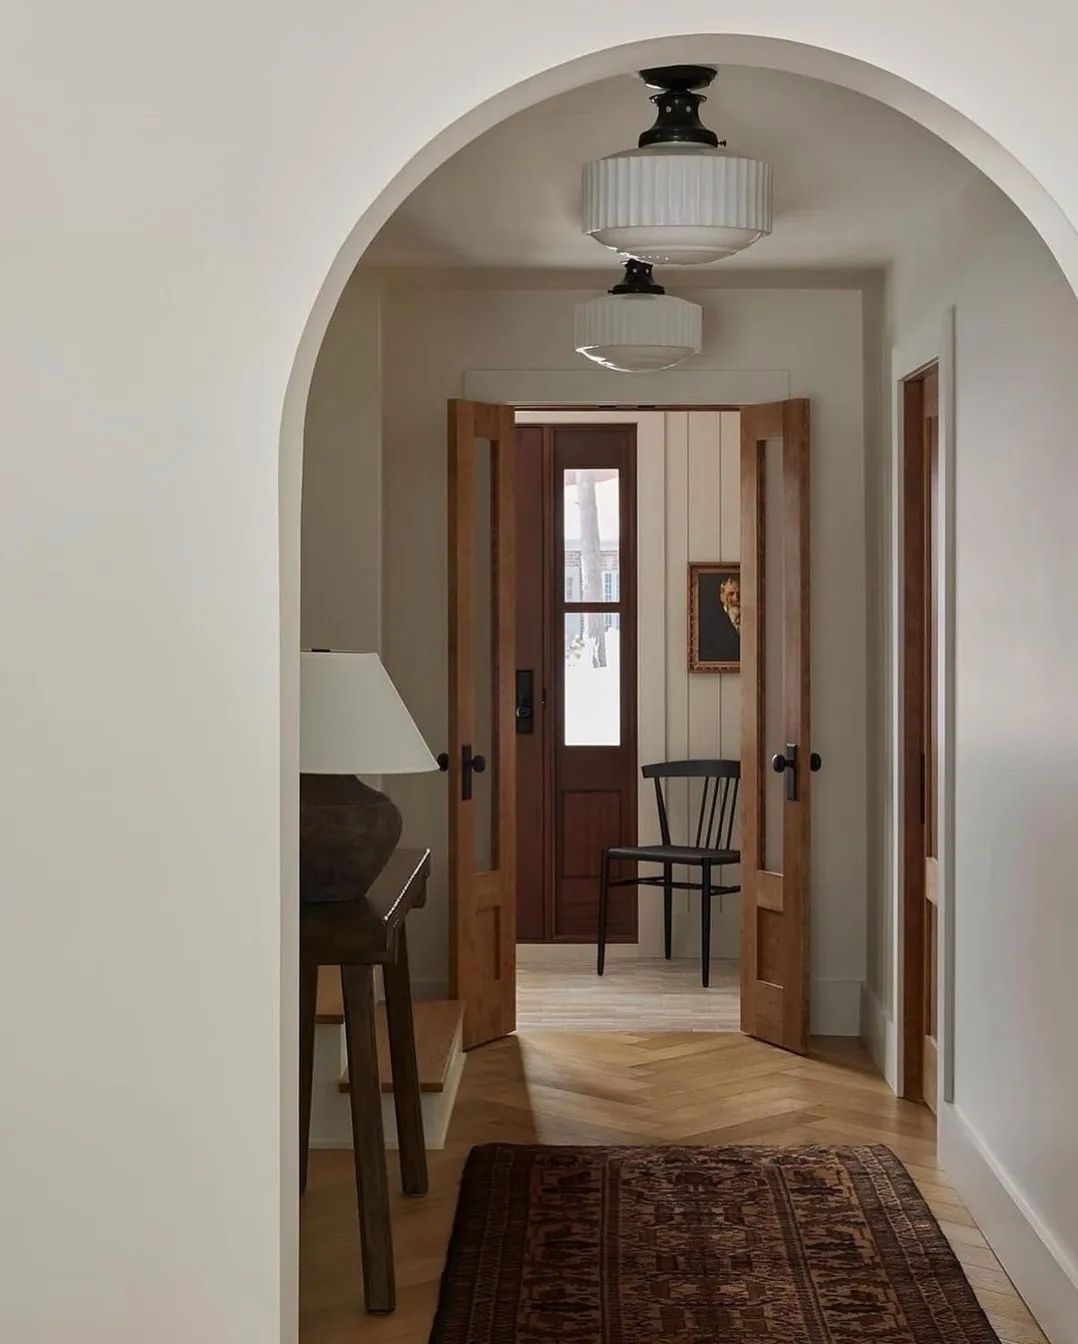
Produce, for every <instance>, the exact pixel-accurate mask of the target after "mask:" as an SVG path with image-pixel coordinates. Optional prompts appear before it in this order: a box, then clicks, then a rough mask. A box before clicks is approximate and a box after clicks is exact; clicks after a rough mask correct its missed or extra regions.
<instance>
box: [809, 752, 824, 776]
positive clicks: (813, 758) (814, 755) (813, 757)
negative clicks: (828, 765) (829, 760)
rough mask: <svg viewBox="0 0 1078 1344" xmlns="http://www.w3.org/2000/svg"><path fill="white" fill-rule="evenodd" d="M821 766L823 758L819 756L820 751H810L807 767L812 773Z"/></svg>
mask: <svg viewBox="0 0 1078 1344" xmlns="http://www.w3.org/2000/svg"><path fill="white" fill-rule="evenodd" d="M822 766H823V758H822V757H821V756H820V753H819V752H818V751H813V752H811V753H810V754H809V769H810V770H811V771H812V773H813V774H815V773H816V771H817V770H819V769H821V768H822Z"/></svg>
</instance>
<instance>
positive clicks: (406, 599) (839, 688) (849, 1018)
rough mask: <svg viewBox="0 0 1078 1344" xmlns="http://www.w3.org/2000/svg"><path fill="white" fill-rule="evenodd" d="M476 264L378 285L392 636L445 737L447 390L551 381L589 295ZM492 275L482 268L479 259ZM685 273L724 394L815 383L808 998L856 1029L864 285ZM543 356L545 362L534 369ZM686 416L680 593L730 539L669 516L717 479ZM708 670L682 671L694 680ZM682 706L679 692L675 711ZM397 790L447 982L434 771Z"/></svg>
mask: <svg viewBox="0 0 1078 1344" xmlns="http://www.w3.org/2000/svg"><path fill="white" fill-rule="evenodd" d="M479 283H480V282H477V281H473V282H472V283H471V284H469V282H468V281H467V279H464V280H462V279H460V278H459V277H458V278H457V279H456V280H455V281H452V280H450V279H447V278H445V277H442V279H441V281H440V282H439V283H438V284H435V285H425V286H424V285H423V284H422V283H421V281H417V282H414V283H402V282H401V280H400V279H399V278H396V279H395V280H393V281H392V282H390V283H387V287H386V289H385V293H384V299H383V339H384V349H383V368H384V373H385V383H384V388H383V405H384V425H383V434H384V450H385V460H384V477H385V507H386V512H385V517H384V521H383V525H384V537H385V548H386V551H385V583H386V589H385V652H386V659H387V666H388V667H389V668H390V671H391V673H392V675H393V676H394V678H395V679H397V681H398V684H399V685H400V687H401V691H402V694H403V695H404V697H405V699H406V700H407V702H408V704H409V705H410V707H411V708H412V710H413V712H414V713H415V714H416V716H417V721H418V722H419V724H420V726H421V728H422V729H423V731H424V732H425V733H426V735H427V737H428V740H429V741H430V742H431V743H432V744H440V743H441V742H443V741H444V737H445V731H446V727H445V724H446V680H445V676H446V673H445V604H446V589H445V572H444V561H443V557H444V554H445V488H444V478H445V442H444V439H445V429H444V425H445V402H446V399H447V398H448V397H451V396H458V395H461V393H462V391H463V390H464V382H465V375H466V374H467V375H468V380H469V383H470V384H474V385H476V386H486V387H490V386H497V387H498V388H501V389H503V393H502V394H503V395H505V396H507V397H510V396H511V392H510V391H509V390H507V389H509V388H510V387H511V384H512V382H513V378H512V374H511V371H512V370H519V371H521V373H522V374H527V378H526V379H524V378H522V380H521V387H522V388H524V387H527V388H528V389H529V391H528V392H527V393H525V394H524V395H534V389H535V388H536V387H537V386H539V385H541V384H542V382H543V377H547V378H548V382H547V386H548V387H556V386H557V385H558V380H559V379H560V378H561V376H562V375H561V374H560V373H558V371H559V370H563V369H566V368H567V367H570V368H571V367H572V363H573V356H572V344H571V331H572V310H573V304H574V303H575V302H576V301H577V300H578V299H580V298H582V297H584V296H585V293H584V292H581V291H576V290H573V289H566V288H556V287H551V286H550V285H549V284H548V283H547V281H546V279H544V281H543V282H542V287H540V288H534V289H522V288H520V287H519V284H520V282H519V280H518V287H517V288H511V289H503V288H491V287H486V288H481V287H479ZM484 283H486V284H487V285H488V286H489V285H490V281H489V279H488V280H487V281H485V282H484ZM817 283H818V284H819V285H821V286H822V285H823V284H824V283H825V281H823V280H818V281H817ZM588 292H590V291H588ZM682 292H685V293H687V294H690V295H691V297H693V298H695V299H696V300H697V301H698V302H701V303H703V304H704V307H705V318H704V331H705V348H704V351H703V352H702V354H701V355H700V356H699V357H698V358H697V359H696V360H695V361H694V362H693V366H692V367H693V369H694V370H696V371H697V372H696V373H695V374H694V375H693V376H694V377H695V378H701V377H706V372H705V371H707V370H711V371H713V374H714V377H715V386H716V388H717V389H720V390H719V391H717V394H716V399H717V400H723V399H724V395H723V391H722V390H721V389H726V388H728V387H730V386H731V385H732V383H731V381H730V380H736V379H737V378H744V379H745V380H746V384H749V383H750V382H751V381H752V380H757V382H758V381H759V380H761V379H762V378H764V376H765V375H766V377H767V378H769V379H770V383H771V386H776V385H781V386H782V389H783V394H788V395H795V396H808V397H810V398H811V399H812V404H813V482H812V507H813V514H814V519H815V526H814V532H813V543H812V564H813V631H814V647H813V709H814V722H815V728H814V732H815V741H814V743H813V748H814V749H815V750H818V751H819V752H820V753H821V754H822V756H823V758H824V761H825V763H826V764H825V769H824V772H823V773H821V774H820V775H819V776H817V777H816V780H815V782H814V789H815V791H814V802H813V812H814V816H813V823H814V831H813V837H814V856H813V865H814V866H813V888H814V907H813V964H812V975H813V984H814V1004H813V1018H814V1022H815V1023H816V1026H817V1029H819V1030H827V1031H835V1032H849V1033H852V1034H856V1033H857V1031H858V1030H859V1022H860V1016H859V1013H860V993H861V985H862V981H863V979H864V957H865V918H866V904H867V898H866V891H865V884H866V863H867V857H866V840H865V834H866V831H865V817H866V811H865V771H866V750H867V749H866V710H865V705H866V689H865V687H866V658H867V650H866V628H865V511H864V423H863V400H862V372H863V351H862V330H861V324H862V313H861V292H860V289H853V288H850V289H827V288H823V287H820V288H815V289H809V288H803V289H769V288H766V287H763V286H761V287H758V288H753V289H731V288H722V289H721V290H720V289H701V290H696V291H690V290H684V291H682ZM482 370H489V371H496V372H489V373H486V374H481V372H480V371H482ZM537 370H539V371H546V373H545V374H543V375H541V374H538V373H534V372H531V371H537ZM599 372H600V374H601V376H602V378H603V379H604V381H603V382H602V383H601V384H599V386H600V387H601V388H605V389H606V390H605V391H599V392H598V394H597V396H596V400H599V401H611V402H614V401H617V400H618V399H621V398H625V397H626V396H628V395H637V393H629V392H628V391H627V386H628V385H627V383H626V379H625V377H624V376H623V375H618V374H609V373H607V374H602V371H599ZM555 375H556V378H555V381H554V382H550V381H549V379H550V378H554V377H555ZM681 376H683V377H685V376H688V375H687V374H686V375H681ZM654 378H655V381H651V382H649V383H648V384H647V385H646V386H647V391H646V395H647V397H648V398H654V399H655V400H658V401H673V402H676V401H679V400H680V401H685V400H690V401H699V400H700V396H699V389H698V388H697V393H696V394H694V395H692V396H689V397H685V396H684V395H682V394H680V393H679V391H678V388H679V386H680V384H679V382H678V378H679V371H678V370H673V371H671V372H670V373H669V374H665V375H663V374H660V375H655V376H654ZM644 386H645V385H644V384H642V383H641V382H639V381H635V382H634V384H633V387H634V388H635V389H643V388H644ZM549 399H551V400H555V401H556V400H557V399H558V398H557V396H556V394H555V395H553V396H551V397H550V398H549ZM748 399H752V398H748ZM682 420H683V422H681V423H678V424H674V425H672V426H671V433H670V443H671V448H670V449H669V450H668V456H667V464H668V469H669V470H668V475H667V480H666V485H665V490H666V500H667V504H666V506H665V507H666V510H667V512H666V518H667V520H668V525H669V538H668V542H667V547H668V555H669V554H670V548H673V553H674V554H676V555H677V556H678V561H677V564H676V565H675V564H674V563H673V562H672V561H671V563H670V575H669V584H670V592H671V594H673V593H674V592H677V593H683V591H684V587H683V585H684V582H685V579H684V564H685V562H686V561H687V559H688V558H689V548H690V546H691V547H692V548H693V549H695V548H697V547H700V548H701V549H702V551H708V550H710V549H711V548H713V547H714V546H716V545H720V544H721V543H722V541H724V540H725V538H723V539H721V540H720V537H719V534H718V514H717V513H716V518H715V525H714V529H713V531H712V532H711V534H710V535H709V531H708V529H707V528H706V527H705V525H704V523H703V520H702V517H701V518H699V519H698V520H697V521H696V522H695V523H693V525H692V532H691V533H689V534H688V535H686V534H685V532H684V521H682V522H681V523H680V524H679V516H680V518H681V519H683V520H685V521H688V520H689V505H688V491H689V490H690V488H694V483H695V487H699V488H701V489H702V490H703V491H705V492H706V493H705V494H704V496H703V497H704V498H707V497H709V496H714V501H715V503H716V507H717V508H718V505H719V485H718V479H717V477H718V473H719V472H720V471H721V469H722V468H721V454H719V453H717V452H710V453H709V452H708V450H707V445H706V444H705V442H704V441H703V438H702V437H700V438H698V437H697V434H696V429H701V430H702V428H703V426H702V425H700V426H697V427H696V429H694V433H693V441H692V442H691V443H690V441H689V439H688V437H686V436H687V435H688V432H689V424H688V421H687V420H686V419H684V418H682ZM679 433H680V435H681V439H680V440H679V439H678V437H677V436H678V434H679ZM675 445H676V446H675ZM714 447H715V444H712V448H714ZM727 467H728V468H729V463H727ZM679 500H680V501H681V502H680V504H679V503H678V502H677V501H679ZM727 503H729V499H727ZM679 510H680V515H679ZM725 516H726V511H724V512H723V517H725ZM679 526H680V529H681V532H680V535H679ZM731 526H732V524H731ZM675 620H683V614H682V615H679V616H677V617H674V616H672V617H671V621H675ZM681 629H682V627H681V626H680V625H676V624H672V625H671V626H670V631H671V636H670V638H671V646H670V648H671V653H670V655H669V657H671V658H672V659H673V660H674V661H675V662H679V661H680V659H681V658H682V657H683V653H682V651H681V650H680V649H678V648H677V647H676V646H677V644H678V641H679V639H680V640H681V645H682V648H683V644H684V636H683V634H680V633H679V632H680V631H681ZM417 649H422V650H423V653H422V657H417V656H416V650H417ZM669 666H671V663H670V662H669V659H668V667H669ZM699 680H701V679H700V678H697V677H694V678H693V679H692V681H693V683H694V686H695V683H696V682H697V681H699ZM683 689H684V692H685V694H684V697H682V698H677V697H676V696H675V699H674V700H673V701H672V704H673V705H674V706H675V707H674V709H673V710H672V714H673V716H674V717H673V718H672V719H671V735H670V738H669V740H668V748H669V750H670V751H671V752H672V753H673V754H679V753H680V752H681V751H682V750H683V749H684V748H685V746H686V745H687V738H686V732H687V725H688V722H689V716H695V717H696V718H697V719H698V720H699V723H700V731H701V734H702V733H703V732H704V731H705V729H704V723H705V720H706V719H707V717H708V714H709V711H708V710H706V709H705V708H704V707H703V705H702V703H701V704H699V705H696V706H695V707H694V708H690V707H689V704H690V700H689V697H690V692H689V690H688V686H687V685H685V686H684V687H683ZM691 695H692V699H693V700H694V701H695V700H697V699H700V698H702V697H705V696H706V695H707V692H706V691H705V690H704V689H702V688H701V689H694V690H693V691H692V693H691ZM716 704H717V702H716ZM677 706H681V707H682V717H681V719H680V722H677V721H676V720H677V715H678V709H677ZM723 741H724V743H725V738H724V739H723ZM435 749H436V750H437V749H438V748H437V745H436V746H435ZM393 796H394V798H395V799H396V800H397V802H398V804H399V805H400V806H401V809H402V811H403V813H404V816H405V833H406V836H407V837H410V838H411V839H412V840H414V841H415V842H416V843H423V844H430V845H431V846H432V848H433V850H434V852H435V856H436V857H435V866H434V874H433V878H432V882H431V895H430V901H429V904H428V907H427V909H426V910H425V911H423V912H422V913H421V915H420V916H419V917H417V919H416V924H415V937H414V939H413V943H412V952H413V963H414V965H415V970H416V978H417V980H419V981H421V982H424V984H425V985H431V986H438V985H440V984H442V983H444V980H445V976H446V968H445V961H446V947H447V934H446V921H447V911H446V887H445V877H444V871H445V864H444V854H445V827H446V813H445V808H446V800H445V781H444V779H441V778H440V777H433V776H431V777H418V776H417V777H415V778H412V779H401V780H400V781H394V788H393Z"/></svg>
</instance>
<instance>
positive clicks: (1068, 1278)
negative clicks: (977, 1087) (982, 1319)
mask: <svg viewBox="0 0 1078 1344" xmlns="http://www.w3.org/2000/svg"><path fill="white" fill-rule="evenodd" d="M939 1156H940V1165H941V1166H942V1167H943V1169H944V1170H945V1171H946V1173H947V1175H948V1176H950V1177H951V1179H952V1180H953V1181H954V1183H955V1185H956V1187H957V1188H958V1191H959V1193H960V1194H961V1196H962V1198H963V1199H964V1200H965V1202H966V1204H967V1205H968V1207H969V1211H970V1213H972V1214H973V1217H974V1218H975V1219H976V1221H977V1225H978V1227H980V1229H981V1231H982V1232H983V1233H984V1235H985V1237H986V1238H987V1240H988V1243H989V1245H990V1246H991V1247H992V1250H993V1251H994V1252H995V1253H996V1255H997V1256H998V1257H999V1260H1000V1262H1001V1263H1002V1265H1003V1267H1004V1269H1006V1271H1007V1273H1008V1274H1009V1275H1010V1276H1011V1279H1012V1280H1013V1282H1014V1286H1015V1287H1016V1288H1017V1289H1018V1291H1019V1292H1020V1293H1021V1294H1022V1296H1023V1298H1025V1301H1026V1304H1027V1305H1028V1307H1029V1309H1030V1311H1032V1313H1033V1315H1034V1316H1035V1317H1036V1318H1037V1323H1038V1324H1039V1325H1040V1327H1041V1329H1042V1330H1043V1331H1044V1333H1045V1334H1046V1335H1047V1336H1048V1338H1049V1339H1050V1340H1051V1341H1052V1344H1078V1266H1075V1264H1074V1262H1073V1260H1072V1259H1071V1258H1070V1256H1068V1254H1067V1253H1066V1251H1065V1250H1064V1248H1063V1247H1062V1246H1060V1245H1059V1243H1058V1242H1057V1241H1056V1239H1055V1237H1054V1236H1053V1235H1052V1233H1051V1232H1050V1231H1049V1230H1048V1229H1047V1228H1046V1227H1045V1226H1044V1224H1043V1223H1042V1222H1041V1220H1040V1218H1039V1217H1038V1215H1037V1213H1036V1210H1035V1209H1034V1208H1033V1207H1032V1206H1031V1205H1030V1204H1029V1202H1028V1201H1027V1200H1026V1199H1025V1197H1024V1196H1023V1195H1022V1193H1021V1191H1020V1190H1019V1189H1018V1188H1017V1186H1016V1185H1015V1184H1014V1182H1013V1181H1012V1180H1011V1178H1010V1176H1009V1175H1008V1173H1007V1171H1006V1169H1005V1168H1004V1167H1003V1166H1002V1164H1001V1163H1000V1162H999V1160H998V1158H997V1157H996V1156H995V1154H994V1153H993V1152H992V1151H991V1149H989V1147H988V1145H987V1144H986V1143H985V1142H984V1140H983V1139H982V1138H981V1137H980V1135H979V1134H978V1133H977V1131H976V1130H975V1129H974V1128H973V1126H972V1125H971V1124H970V1123H969V1121H968V1120H967V1119H966V1118H965V1117H964V1116H963V1115H962V1113H961V1111H960V1110H959V1109H958V1108H957V1107H956V1106H953V1105H945V1106H943V1107H942V1108H941V1110H940V1114H939Z"/></svg>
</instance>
